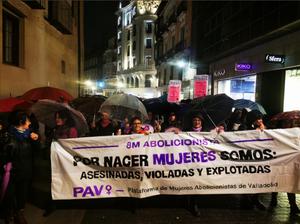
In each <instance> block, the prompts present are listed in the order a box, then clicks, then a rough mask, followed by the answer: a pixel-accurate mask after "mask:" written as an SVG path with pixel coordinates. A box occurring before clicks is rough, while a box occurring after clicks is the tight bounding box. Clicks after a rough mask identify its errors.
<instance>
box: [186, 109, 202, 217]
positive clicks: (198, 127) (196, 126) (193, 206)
mask: <svg viewBox="0 0 300 224" xmlns="http://www.w3.org/2000/svg"><path fill="white" fill-rule="evenodd" d="M202 125H203V117H202V115H201V114H195V115H194V116H193V117H192V128H191V130H186V131H193V132H201V131H203V127H202ZM198 200H199V196H198V195H191V196H188V206H189V209H190V210H191V212H192V214H193V215H194V216H196V217H198V216H200V215H201V212H200V209H199V205H198V204H199V203H198Z"/></svg>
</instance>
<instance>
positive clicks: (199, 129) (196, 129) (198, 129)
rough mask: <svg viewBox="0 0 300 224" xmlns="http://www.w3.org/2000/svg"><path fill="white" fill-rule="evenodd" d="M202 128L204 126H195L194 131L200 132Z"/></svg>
mask: <svg viewBox="0 0 300 224" xmlns="http://www.w3.org/2000/svg"><path fill="white" fill-rule="evenodd" d="M201 129H202V127H200V128H193V131H196V132H200V131H201Z"/></svg>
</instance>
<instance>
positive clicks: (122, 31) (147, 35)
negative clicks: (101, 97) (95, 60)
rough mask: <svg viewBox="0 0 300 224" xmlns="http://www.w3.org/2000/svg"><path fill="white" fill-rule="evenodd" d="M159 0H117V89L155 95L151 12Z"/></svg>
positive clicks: (153, 37)
mask: <svg viewBox="0 0 300 224" xmlns="http://www.w3.org/2000/svg"><path fill="white" fill-rule="evenodd" d="M159 4H160V0H132V1H121V2H120V6H119V10H118V11H117V12H116V15H117V26H118V30H117V79H118V81H117V83H118V85H117V86H116V88H117V91H120V92H125V93H130V94H133V95H136V96H139V97H144V98H151V97H157V96H159V92H158V91H157V86H158V82H157V77H156V68H155V62H154V43H155V32H154V28H155V24H154V23H155V21H156V19H157V16H156V15H155V12H156V10H157V8H158V6H159Z"/></svg>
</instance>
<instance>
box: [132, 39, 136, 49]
mask: <svg viewBox="0 0 300 224" xmlns="http://www.w3.org/2000/svg"><path fill="white" fill-rule="evenodd" d="M135 49H136V42H135V41H133V42H132V50H133V51H135Z"/></svg>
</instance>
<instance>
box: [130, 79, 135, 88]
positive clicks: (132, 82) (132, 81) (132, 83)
mask: <svg viewBox="0 0 300 224" xmlns="http://www.w3.org/2000/svg"><path fill="white" fill-rule="evenodd" d="M130 87H134V78H133V77H131V85H130Z"/></svg>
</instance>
